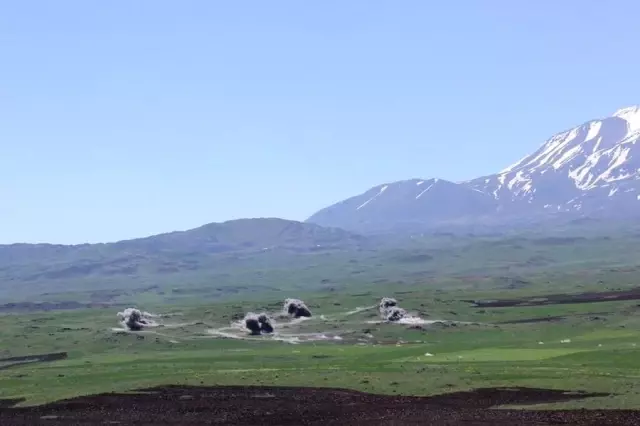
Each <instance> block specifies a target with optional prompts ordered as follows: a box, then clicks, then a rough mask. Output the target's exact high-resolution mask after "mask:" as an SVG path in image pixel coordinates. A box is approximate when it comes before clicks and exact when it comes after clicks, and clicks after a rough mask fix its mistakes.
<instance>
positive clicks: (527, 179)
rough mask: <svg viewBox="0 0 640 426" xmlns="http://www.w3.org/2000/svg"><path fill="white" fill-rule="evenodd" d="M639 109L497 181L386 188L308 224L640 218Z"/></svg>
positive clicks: (584, 129)
mask: <svg viewBox="0 0 640 426" xmlns="http://www.w3.org/2000/svg"><path fill="white" fill-rule="evenodd" d="M639 140H640V106H632V107H628V108H623V109H620V110H618V111H616V112H615V113H614V114H613V115H612V116H610V117H607V118H603V119H598V120H592V121H589V122H586V123H584V124H582V125H580V126H578V127H574V128H572V129H569V130H566V131H564V132H561V133H558V134H556V135H554V136H553V137H551V138H550V139H549V140H547V141H546V142H545V143H544V144H543V145H542V147H541V148H540V149H538V150H537V151H536V152H534V153H533V154H531V155H528V156H525V157H524V158H522V159H521V160H520V161H518V162H516V163H515V164H512V165H511V166H509V167H507V168H506V169H504V170H502V171H500V172H499V173H496V174H494V175H490V176H484V177H479V178H476V179H473V180H471V181H467V182H460V183H454V182H450V181H446V180H442V179H428V180H423V179H412V180H406V181H400V182H394V183H390V184H384V185H379V186H376V187H374V188H371V189H370V190H368V191H366V192H365V193H363V194H360V195H357V196H355V197H351V198H349V199H347V200H344V201H342V202H339V203H337V204H334V205H332V206H330V207H327V208H325V209H322V210H320V211H319V212H317V213H316V214H314V215H313V216H311V217H310V218H309V219H308V221H309V222H313V223H317V224H319V225H325V226H333V227H342V228H345V229H352V230H359V231H371V230H381V229H398V228H399V227H400V228H401V227H402V226H404V225H409V224H411V225H415V224H422V225H429V226H430V227H431V226H435V225H438V224H444V223H454V222H467V223H470V222H481V221H487V220H489V221H492V222H494V223H495V222H500V221H502V220H507V219H508V218H514V217H517V218H518V219H519V220H523V218H524V219H526V218H527V217H531V218H533V217H535V218H536V219H537V220H539V219H540V218H541V217H545V216H548V215H555V216H557V215H558V214H561V215H567V216H568V217H572V216H574V215H576V216H588V215H595V214H597V215H599V216H602V215H604V216H606V215H619V214H621V213H623V212H624V213H625V214H627V215H640V144H638V143H637V142H638V141H639Z"/></svg>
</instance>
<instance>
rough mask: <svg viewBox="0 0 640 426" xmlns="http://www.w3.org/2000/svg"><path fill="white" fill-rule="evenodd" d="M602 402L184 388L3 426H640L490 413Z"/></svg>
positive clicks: (509, 393) (636, 415)
mask: <svg viewBox="0 0 640 426" xmlns="http://www.w3.org/2000/svg"><path fill="white" fill-rule="evenodd" d="M594 396H605V395H595V394H585V393H576V392H563V391H555V390H545V389H526V388H516V389H504V388H502V389H479V390H476V391H470V392H458V393H453V394H447V395H439V396H434V397H408V396H385V395H372V394H366V393H362V392H356V391H349V390H340V389H328V388H293V387H242V386H237V387H233V386H229V387H209V388H205V387H181V386H168V387H158V388H151V389H142V390H139V391H137V392H132V393H127V394H102V395H94V396H87V397H79V398H74V399H70V400H66V401H59V402H56V403H52V404H48V405H43V406H37V407H25V408H2V404H0V424H2V425H38V424H46V425H70V424H74V425H76V424H79V425H80V424H81V425H95V424H118V423H120V424H136V425H166V424H174V425H195V424H226V425H296V426H306V425H323V426H326V425H341V426H342V425H407V424H416V425H417V424H420V425H433V426H442V425H448V426H453V425H467V426H470V425H471V426H473V425H475V426H478V425H509V426H514V425H551V424H563V425H591V426H596V425H597V426H607V425H622V426H624V425H640V410H639V411H630V410H627V411H623V410H576V411H568V410H560V411H535V410H514V409H499V410H492V409H488V408H491V407H496V406H500V405H505V404H518V405H527V404H536V403H543V402H545V403H546V402H558V401H567V400H572V399H583V398H589V397H594ZM5 405H7V404H5Z"/></svg>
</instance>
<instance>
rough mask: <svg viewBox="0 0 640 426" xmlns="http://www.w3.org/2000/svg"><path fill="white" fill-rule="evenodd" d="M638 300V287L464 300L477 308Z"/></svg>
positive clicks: (639, 292) (639, 297)
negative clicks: (620, 289)
mask: <svg viewBox="0 0 640 426" xmlns="http://www.w3.org/2000/svg"><path fill="white" fill-rule="evenodd" d="M622 300H640V288H634V289H631V290H625V291H606V292H590V293H577V294H549V295H545V296H536V297H529V298H521V299H498V300H465V302H467V303H470V304H472V305H473V306H474V307H478V308H509V307H518V306H542V305H563V304H570V303H598V302H613V301H622Z"/></svg>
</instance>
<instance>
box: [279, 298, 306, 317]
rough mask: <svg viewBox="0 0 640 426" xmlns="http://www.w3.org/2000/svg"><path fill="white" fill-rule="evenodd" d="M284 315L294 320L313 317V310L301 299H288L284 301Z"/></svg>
mask: <svg viewBox="0 0 640 426" xmlns="http://www.w3.org/2000/svg"><path fill="white" fill-rule="evenodd" d="M283 313H284V314H286V315H289V316H291V317H293V318H301V317H305V318H309V317H311V310H310V309H309V308H308V307H307V305H305V303H304V302H303V301H302V300H299V299H286V300H285V301H284V306H283Z"/></svg>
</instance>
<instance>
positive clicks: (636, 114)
mask: <svg viewBox="0 0 640 426" xmlns="http://www.w3.org/2000/svg"><path fill="white" fill-rule="evenodd" d="M613 116H614V117H618V118H622V119H623V120H625V121H626V122H627V123H628V125H629V132H630V133H631V132H636V131H638V130H640V105H633V106H629V107H626V108H621V109H619V110H617V111H616V112H614V113H613Z"/></svg>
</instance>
